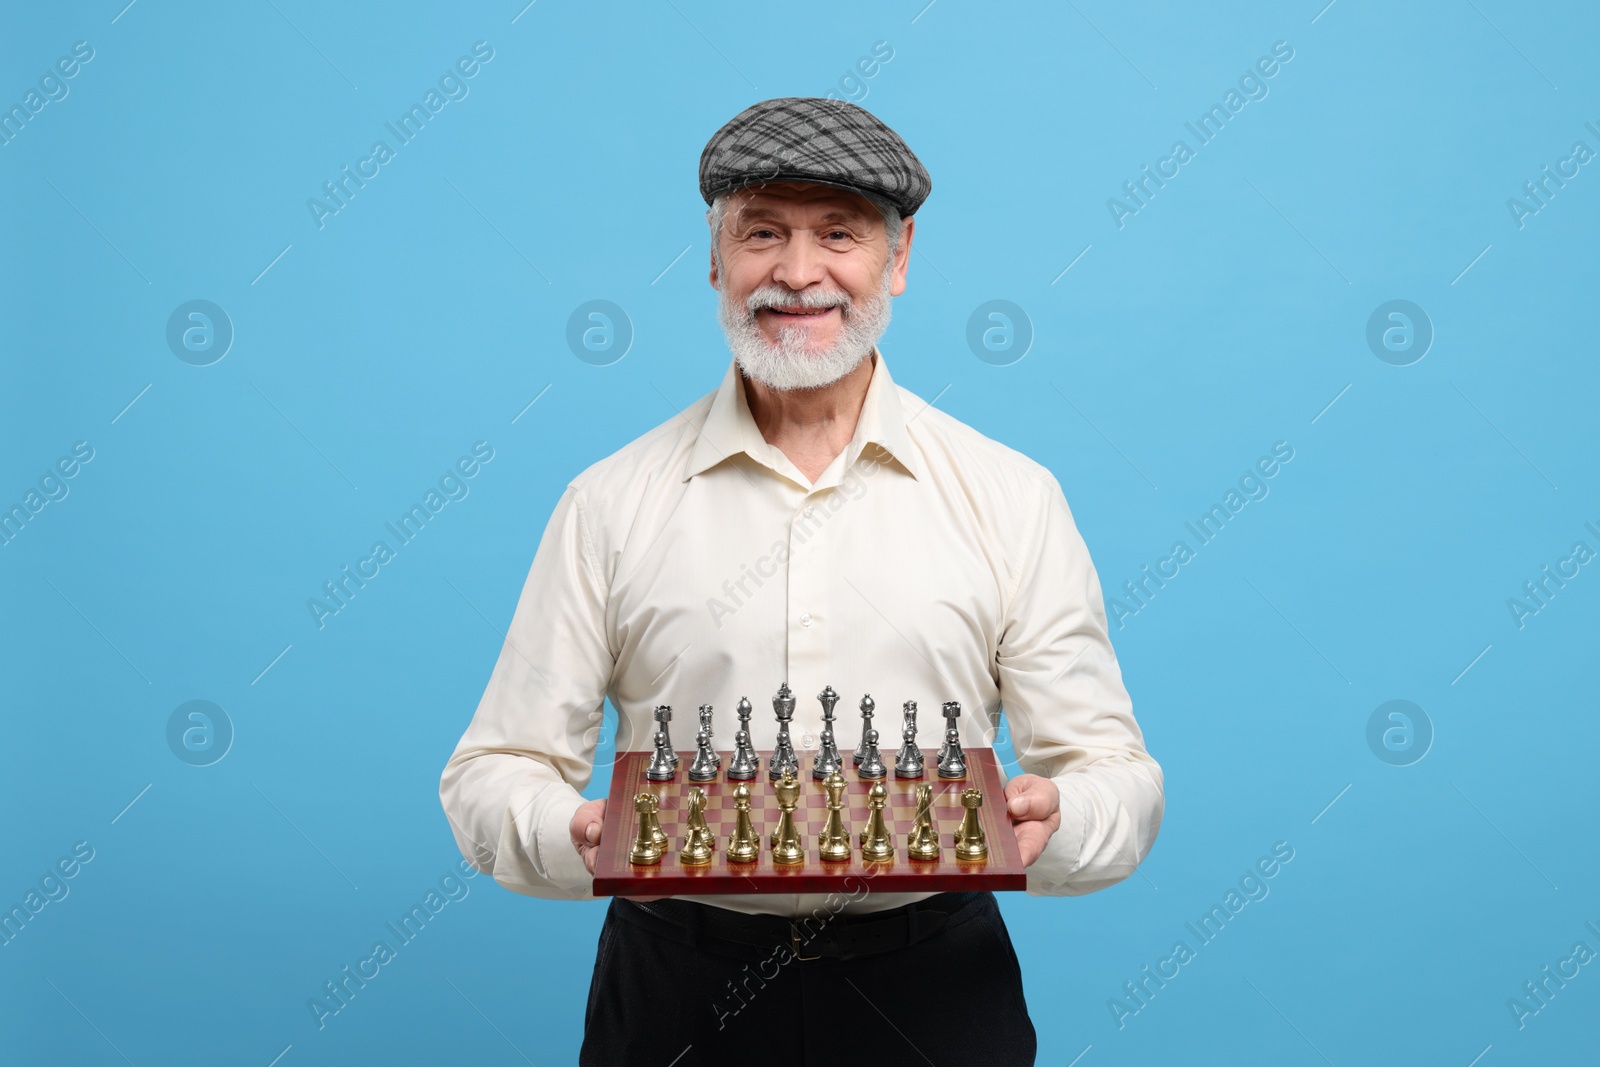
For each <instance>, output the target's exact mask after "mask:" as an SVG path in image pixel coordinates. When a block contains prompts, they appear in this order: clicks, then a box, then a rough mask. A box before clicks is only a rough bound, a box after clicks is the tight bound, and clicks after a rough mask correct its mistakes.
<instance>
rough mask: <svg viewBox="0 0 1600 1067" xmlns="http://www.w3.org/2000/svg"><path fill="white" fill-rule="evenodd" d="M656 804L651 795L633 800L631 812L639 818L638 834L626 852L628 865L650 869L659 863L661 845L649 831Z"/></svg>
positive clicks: (641, 795)
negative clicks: (633, 864)
mask: <svg viewBox="0 0 1600 1067" xmlns="http://www.w3.org/2000/svg"><path fill="white" fill-rule="evenodd" d="M656 803H657V801H656V798H655V795H654V794H652V793H640V794H639V795H638V796H636V797H634V798H633V811H634V814H636V815H637V816H638V817H639V834H638V836H637V837H635V838H634V841H633V848H631V849H629V850H628V862H629V863H635V864H638V865H639V866H641V867H650V866H654V865H655V864H657V863H660V862H661V845H660V843H659V842H657V841H656V837H655V834H653V833H651V831H650V817H651V815H653V814H654V813H655V810H656ZM658 825H659V824H658Z"/></svg>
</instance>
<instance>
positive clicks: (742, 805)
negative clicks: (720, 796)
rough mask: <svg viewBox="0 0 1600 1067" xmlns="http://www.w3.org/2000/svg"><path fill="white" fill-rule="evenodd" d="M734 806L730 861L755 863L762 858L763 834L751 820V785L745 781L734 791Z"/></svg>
mask: <svg viewBox="0 0 1600 1067" xmlns="http://www.w3.org/2000/svg"><path fill="white" fill-rule="evenodd" d="M733 806H734V808H735V810H736V812H737V814H736V815H735V816H734V821H733V833H732V834H730V835H728V862H729V863H754V862H755V861H756V860H758V859H760V858H761V835H760V834H758V833H756V828H755V824H753V823H752V822H751V821H750V787H749V786H747V785H745V784H744V783H743V782H740V783H739V784H738V786H737V787H736V788H735V789H734V791H733Z"/></svg>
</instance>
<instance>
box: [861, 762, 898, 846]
mask: <svg viewBox="0 0 1600 1067" xmlns="http://www.w3.org/2000/svg"><path fill="white" fill-rule="evenodd" d="M888 802H889V791H888V790H887V789H885V788H884V787H883V783H882V782H873V783H872V788H871V789H869V790H867V829H866V832H865V837H866V839H865V840H864V841H863V842H862V844H861V859H862V861H863V862H866V863H872V862H879V861H882V860H892V859H894V839H893V838H891V837H890V836H889V827H888V826H887V825H885V824H884V821H883V806H884V805H885V804H887V803H888Z"/></svg>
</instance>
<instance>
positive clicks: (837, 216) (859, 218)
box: [737, 207, 871, 226]
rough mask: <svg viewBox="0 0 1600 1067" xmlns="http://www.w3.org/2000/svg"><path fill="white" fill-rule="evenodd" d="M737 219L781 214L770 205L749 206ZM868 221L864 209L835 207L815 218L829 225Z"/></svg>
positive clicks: (755, 218) (778, 216) (754, 219)
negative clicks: (855, 209) (850, 209)
mask: <svg viewBox="0 0 1600 1067" xmlns="http://www.w3.org/2000/svg"><path fill="white" fill-rule="evenodd" d="M737 217H738V218H739V219H741V220H744V221H759V220H761V219H773V220H781V218H782V216H781V215H780V214H779V213H778V212H777V211H776V210H774V209H773V208H770V207H750V208H745V209H744V210H743V211H741V212H739V213H738V216H737ZM863 221H866V222H870V221H871V219H870V218H869V216H868V215H867V213H866V212H864V211H845V210H840V209H835V210H833V211H829V212H828V213H826V214H825V215H823V216H822V218H820V219H818V220H817V223H818V225H824V226H825V225H829V224H832V223H835V222H863Z"/></svg>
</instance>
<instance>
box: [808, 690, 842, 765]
mask: <svg viewBox="0 0 1600 1067" xmlns="http://www.w3.org/2000/svg"><path fill="white" fill-rule="evenodd" d="M817 699H818V700H820V701H821V702H822V748H821V749H819V750H818V751H817V758H816V761H815V762H814V763H812V765H811V777H813V778H818V779H823V778H827V777H828V775H830V774H833V773H834V772H836V771H837V770H838V769H839V768H840V766H842V765H843V760H842V759H840V757H839V746H838V745H837V744H835V743H834V740H833V706H834V705H835V704H837V703H839V694H838V693H835V692H834V691H833V686H831V685H830V686H827V687H826V688H824V689H823V690H822V692H820V693H818V694H817Z"/></svg>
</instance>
